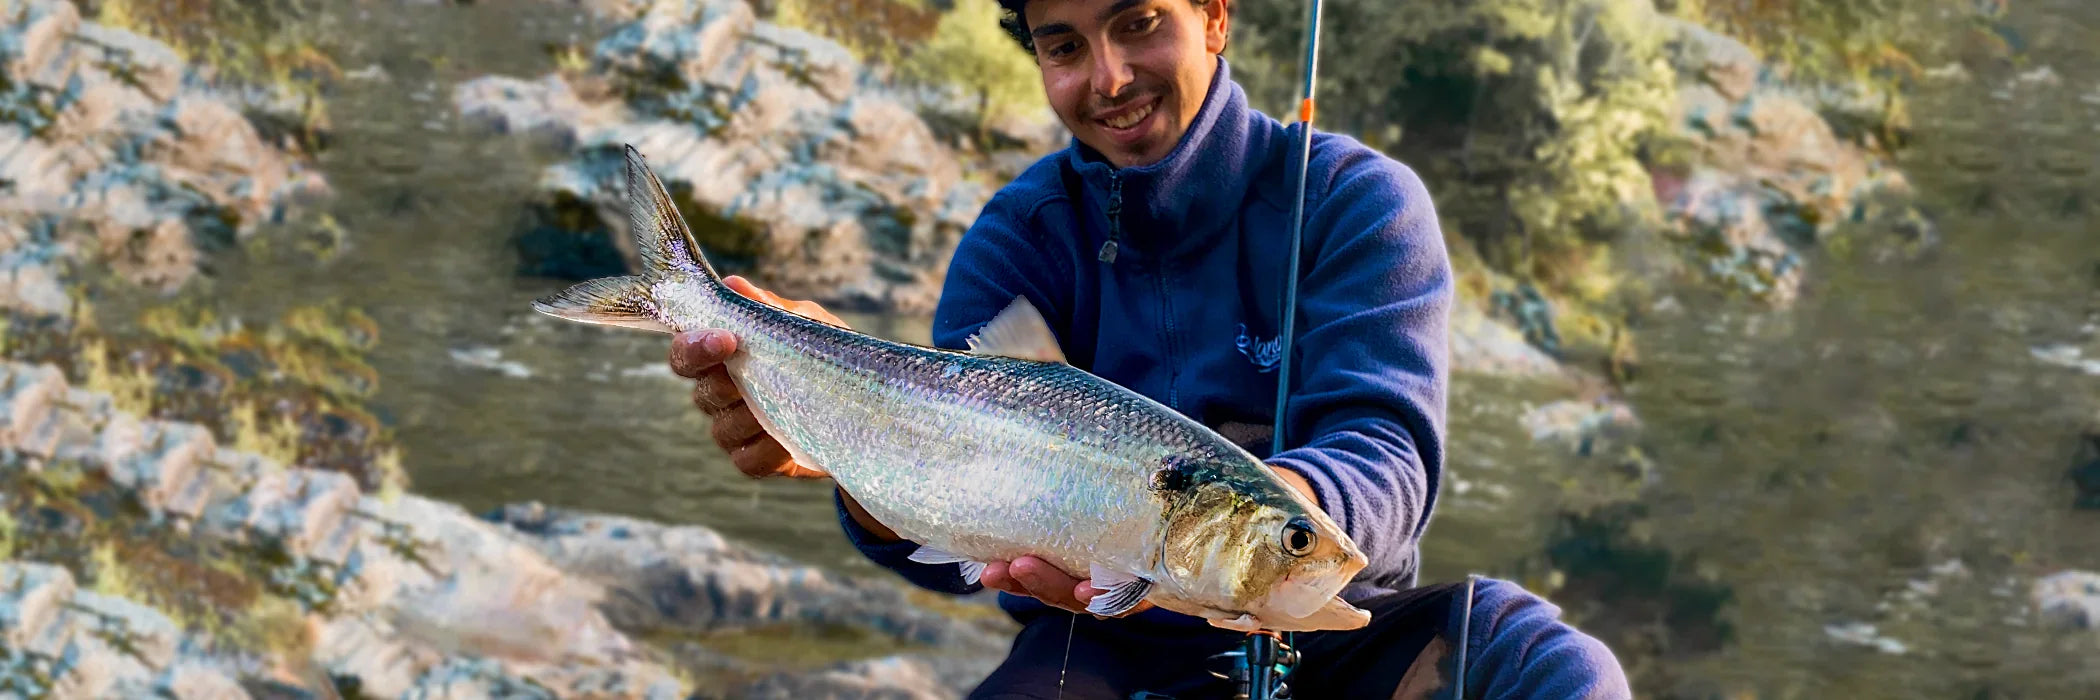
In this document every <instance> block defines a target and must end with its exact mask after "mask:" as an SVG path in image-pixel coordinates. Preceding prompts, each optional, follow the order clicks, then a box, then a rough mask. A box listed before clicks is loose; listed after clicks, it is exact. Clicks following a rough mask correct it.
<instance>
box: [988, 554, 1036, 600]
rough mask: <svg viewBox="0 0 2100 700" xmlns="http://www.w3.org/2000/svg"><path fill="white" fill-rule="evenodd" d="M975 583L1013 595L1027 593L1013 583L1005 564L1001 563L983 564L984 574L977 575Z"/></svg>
mask: <svg viewBox="0 0 2100 700" xmlns="http://www.w3.org/2000/svg"><path fill="white" fill-rule="evenodd" d="M977 581H978V582H979V583H982V584H984V587H985V588H990V589H992V590H995V591H1006V592H1008V593H1012V594H1014V595H1028V592H1027V591H1026V590H1025V589H1023V588H1021V586H1020V584H1018V583H1015V582H1014V577H1013V575H1012V573H1011V572H1010V571H1009V570H1008V569H1007V564H1006V562H1003V561H995V562H987V563H985V565H984V573H982V574H978V576H977Z"/></svg>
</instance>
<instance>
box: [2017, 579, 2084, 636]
mask: <svg viewBox="0 0 2100 700" xmlns="http://www.w3.org/2000/svg"><path fill="white" fill-rule="evenodd" d="M2030 597H2031V599H2032V600H2033V602H2034V608H2035V611H2036V612H2037V613H2038V614H2040V616H2041V618H2042V621H2043V622H2044V623H2046V624H2049V625H2052V626H2055V627H2059V628H2065V629H2080V630H2092V629H2100V574H2096V573H2092V572H2089V571H2060V572H2057V573H2054V574H2050V575H2048V576H2044V577H2042V578H2041V579H2040V580H2037V581H2035V582H2034V591H2033V593H2032V594H2031V596H2030Z"/></svg>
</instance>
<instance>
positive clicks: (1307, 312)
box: [1268, 152, 1454, 588]
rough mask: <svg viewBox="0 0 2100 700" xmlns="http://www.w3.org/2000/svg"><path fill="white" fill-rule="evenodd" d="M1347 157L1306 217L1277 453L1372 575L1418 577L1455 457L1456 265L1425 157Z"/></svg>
mask: <svg viewBox="0 0 2100 700" xmlns="http://www.w3.org/2000/svg"><path fill="white" fill-rule="evenodd" d="M1342 158H1343V159H1345V162H1342V163H1339V164H1334V163H1330V164H1328V165H1326V166H1325V167H1326V169H1327V171H1328V172H1334V173H1337V175H1335V177H1334V179H1333V181H1332V182H1331V184H1329V186H1328V187H1327V188H1326V190H1325V192H1323V193H1322V196H1321V197H1320V199H1319V200H1318V201H1319V202H1320V204H1319V205H1318V206H1317V208H1316V209H1314V210H1313V211H1312V212H1310V215H1309V217H1308V218H1307V220H1306V238H1305V250H1304V251H1303V252H1302V253H1301V256H1302V258H1303V259H1305V260H1307V261H1309V262H1308V264H1307V266H1306V267H1303V268H1300V269H1301V271H1302V274H1303V277H1302V278H1301V279H1300V281H1299V289H1298V291H1299V297H1298V301H1299V304H1298V313H1299V317H1298V322H1297V324H1298V327H1297V329H1296V336H1297V340H1296V341H1294V347H1293V350H1294V353H1293V354H1294V355H1295V359H1294V364H1293V366H1292V368H1291V372H1292V375H1293V376H1292V377H1291V396H1290V401H1289V404H1288V405H1287V407H1286V412H1287V415H1286V420H1285V422H1284V429H1285V431H1286V433H1285V443H1284V444H1285V445H1286V448H1285V450H1284V451H1283V452H1281V453H1278V454H1275V455H1272V456H1270V458H1269V459H1268V462H1269V463H1270V464H1273V465H1275V466H1277V467H1280V468H1284V469H1290V470H1292V471H1294V472H1297V473H1299V474H1301V475H1303V476H1304V477H1305V479H1306V480H1307V481H1309V482H1311V484H1312V486H1313V489H1314V491H1315V492H1316V494H1317V497H1318V500H1319V505H1320V507H1321V509H1322V510H1324V511H1326V512H1327V513H1328V515H1329V516H1330V517H1332V518H1334V520H1335V522H1336V523H1337V524H1339V525H1340V526H1341V527H1342V529H1343V531H1344V532H1346V533H1347V534H1348V535H1349V537H1350V539H1352V540H1354V541H1355V542H1356V544H1357V546H1358V547H1360V548H1361V549H1362V550H1363V552H1364V555H1365V557H1366V558H1368V559H1369V560H1370V563H1369V565H1367V566H1366V567H1365V569H1364V571H1363V572H1361V573H1360V574H1359V575H1358V578H1359V579H1360V580H1363V581H1367V582H1374V583H1379V584H1383V585H1385V586H1389V587H1401V588H1404V587H1407V586H1410V585H1412V583H1413V580H1414V577H1415V575H1416V559H1417V557H1416V556H1415V554H1416V551H1417V546H1418V544H1419V541H1420V538H1421V536H1422V532H1423V529H1424V527H1425V526H1426V525H1427V523H1428V521H1429V513H1430V510H1431V508H1432V507H1433V506H1434V505H1435V502H1436V493H1437V484H1438V481H1439V479H1440V477H1441V474H1442V469H1443V458H1444V454H1443V450H1444V447H1443V441H1444V421H1445V393H1446V389H1447V387H1448V383H1449V378H1448V366H1449V362H1450V360H1449V357H1450V343H1449V340H1448V338H1447V333H1448V328H1449V323H1450V322H1449V318H1450V309H1451V304H1452V296H1453V293H1454V292H1453V283H1452V275H1451V264H1450V260H1449V257H1448V256H1447V254H1446V252H1445V249H1444V239H1443V234H1442V232H1441V231H1440V229H1439V228H1438V225H1437V216H1436V212H1435V209H1434V205H1433V204H1432V203H1431V202H1430V198H1429V192H1428V190H1427V188H1426V187H1424V186H1423V184H1422V182H1421V180H1420V179H1419V178H1418V177H1416V175H1415V174H1414V173H1413V172H1412V171H1411V170H1409V169H1408V168H1407V167H1406V166H1403V165H1401V164H1399V163H1397V162H1394V161H1391V160H1389V159H1384V158H1380V157H1377V156H1376V155H1375V154H1370V153H1365V152H1355V153H1347V154H1345V155H1344V156H1342ZM1314 167H1315V168H1320V167H1321V165H1320V164H1319V163H1318V161H1317V160H1316V161H1315V165H1314ZM1315 172H1319V170H1315ZM1293 445H1295V447H1292V446H1293Z"/></svg>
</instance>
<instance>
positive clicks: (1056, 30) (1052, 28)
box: [1028, 0, 1145, 39]
mask: <svg viewBox="0 0 2100 700" xmlns="http://www.w3.org/2000/svg"><path fill="white" fill-rule="evenodd" d="M1144 3H1145V0H1119V1H1118V2H1117V3H1116V4H1114V5H1110V6H1108V9H1106V10H1102V11H1101V15H1100V17H1099V19H1098V21H1101V22H1107V21H1109V20H1110V19H1114V18H1115V16H1116V15H1119V14H1123V12H1124V11H1126V10H1129V9H1130V8H1133V7H1137V6H1138V5H1142V4H1144ZM1075 31H1078V30H1076V29H1073V28H1072V25H1070V24H1067V23H1064V22H1052V23H1050V24H1045V25H1043V26H1040V27H1036V29H1035V31H1032V32H1029V33H1028V35H1029V36H1030V37H1033V38H1037V39H1046V38H1049V37H1052V36H1056V35H1058V34H1067V33H1071V32H1075Z"/></svg>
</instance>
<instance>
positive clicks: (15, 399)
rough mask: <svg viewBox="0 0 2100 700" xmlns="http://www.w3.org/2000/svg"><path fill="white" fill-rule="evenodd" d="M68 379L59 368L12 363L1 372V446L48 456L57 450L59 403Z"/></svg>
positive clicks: (19, 451) (64, 393) (64, 392)
mask: <svg viewBox="0 0 2100 700" xmlns="http://www.w3.org/2000/svg"><path fill="white" fill-rule="evenodd" d="M65 396H66V378H65V376H64V375H63V374H60V373H59V371H58V368H57V367H52V366H50V365H38V366H34V367H32V366H29V365H22V364H9V365H7V367H6V368H5V370H4V372H0V421H4V422H0V446H5V447H6V448H7V449H9V450H11V451H15V452H18V453H24V454H28V455H32V456H38V457H49V456H51V455H52V454H53V453H55V452H56V451H57V448H58V437H59V424H58V421H57V417H58V416H57V413H58V412H57V408H58V405H57V404H58V403H60V402H62V401H64V399H65Z"/></svg>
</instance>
